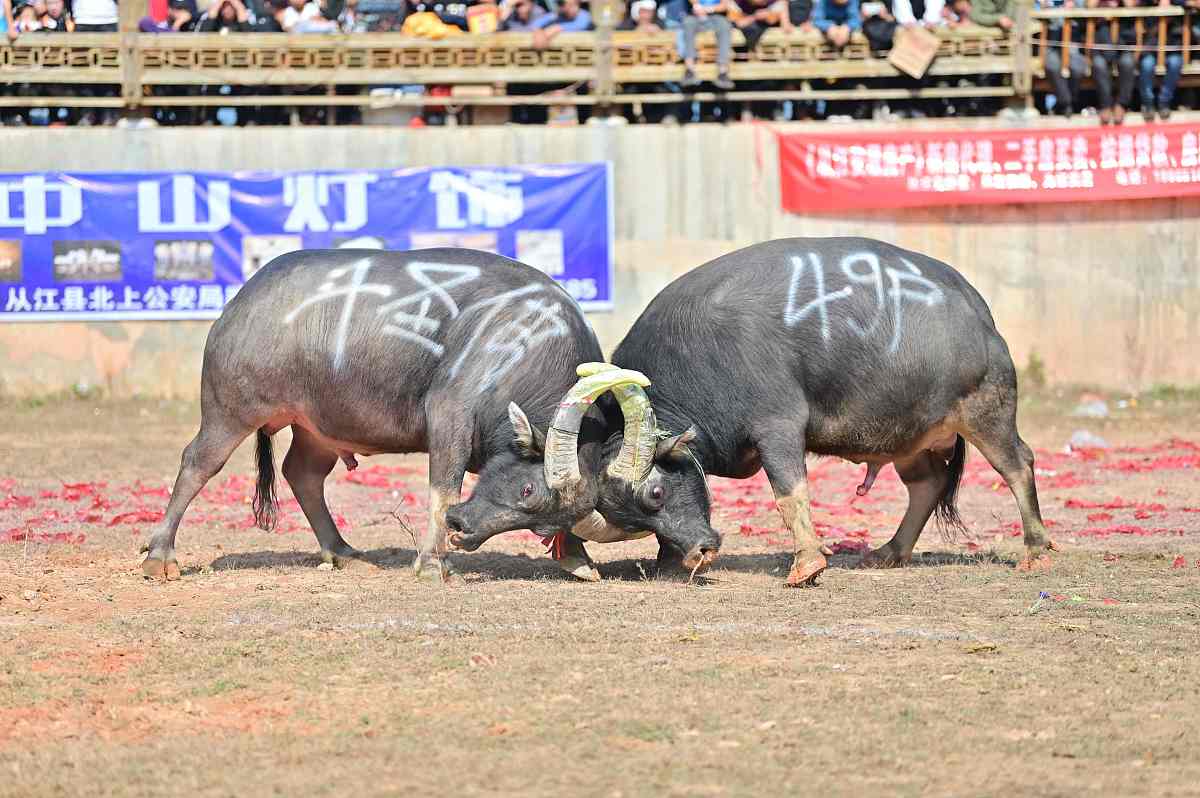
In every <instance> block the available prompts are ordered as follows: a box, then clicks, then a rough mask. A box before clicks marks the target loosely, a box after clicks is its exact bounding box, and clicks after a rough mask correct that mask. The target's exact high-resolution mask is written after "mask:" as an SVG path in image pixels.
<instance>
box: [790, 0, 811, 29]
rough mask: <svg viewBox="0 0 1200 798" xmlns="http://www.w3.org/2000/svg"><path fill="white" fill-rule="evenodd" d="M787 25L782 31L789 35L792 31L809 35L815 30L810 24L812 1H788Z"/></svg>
mask: <svg viewBox="0 0 1200 798" xmlns="http://www.w3.org/2000/svg"><path fill="white" fill-rule="evenodd" d="M787 7H788V13H787V20H788V21H787V24H786V25H784V26H783V29H784V30H785V31H787V32H788V33H791V32H792V30H793V29H795V28H799V29H800V30H802V31H805V32H808V33H811V32H812V31H815V30H816V27H815V26H814V25H813V24H812V8H813V0H788V4H787Z"/></svg>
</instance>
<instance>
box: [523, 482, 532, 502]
mask: <svg viewBox="0 0 1200 798" xmlns="http://www.w3.org/2000/svg"><path fill="white" fill-rule="evenodd" d="M532 495H533V483H532V482H526V483H525V487H523V488H521V498H522V499H528V498H529V497H530V496H532Z"/></svg>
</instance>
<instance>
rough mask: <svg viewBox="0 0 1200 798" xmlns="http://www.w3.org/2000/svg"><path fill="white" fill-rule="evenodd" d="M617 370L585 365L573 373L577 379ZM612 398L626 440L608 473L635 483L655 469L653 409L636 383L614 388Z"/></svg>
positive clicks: (605, 365)
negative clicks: (619, 409)
mask: <svg viewBox="0 0 1200 798" xmlns="http://www.w3.org/2000/svg"><path fill="white" fill-rule="evenodd" d="M616 368H617V367H616V366H614V365H612V364H610V363H584V364H583V365H582V366H580V367H579V368H578V369H576V371H577V372H578V374H579V375H580V376H588V375H591V374H604V373H607V372H610V371H612V370H615V369H616ZM613 396H615V397H616V398H617V402H618V403H619V404H620V405H621V414H622V415H623V416H624V417H625V437H624V438H623V439H622V440H621V451H619V452H618V453H617V456H616V458H615V459H614V460H613V461H612V463H610V464H609V466H608V473H609V474H610V475H612V476H613V477H614V478H616V479H621V480H624V481H625V482H632V483H638V482H641V481H643V480H644V479H646V477H648V476H650V469H651V468H653V467H654V448H655V446H657V444H658V430H657V424H658V422H657V420H656V419H655V417H654V408H653V407H651V406H650V397H648V396H646V392H645V391H643V390H642V386H641V385H639V384H636V383H634V384H625V385H618V386H615V387H614V388H613Z"/></svg>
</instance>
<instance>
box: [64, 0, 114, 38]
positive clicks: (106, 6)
mask: <svg viewBox="0 0 1200 798" xmlns="http://www.w3.org/2000/svg"><path fill="white" fill-rule="evenodd" d="M71 18H72V19H74V20H75V32H76V33H116V31H117V20H118V19H119V17H118V14H117V4H116V0H74V2H72V3H71Z"/></svg>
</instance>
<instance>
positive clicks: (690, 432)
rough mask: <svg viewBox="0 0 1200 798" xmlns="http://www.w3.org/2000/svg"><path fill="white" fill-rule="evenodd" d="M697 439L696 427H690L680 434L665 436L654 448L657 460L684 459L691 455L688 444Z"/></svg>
mask: <svg viewBox="0 0 1200 798" xmlns="http://www.w3.org/2000/svg"><path fill="white" fill-rule="evenodd" d="M694 440H696V428H695V427H688V428H687V429H685V430H684V431H683V432H681V433H679V434H678V435H672V436H671V437H670V438H663V439H662V440H661V441H659V442H658V446H657V447H656V448H655V450H654V459H655V460H682V459H684V458H686V457H689V456H690V453H689V452H688V448H687V445H688V444H689V443H691V442H692V441H694Z"/></svg>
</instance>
